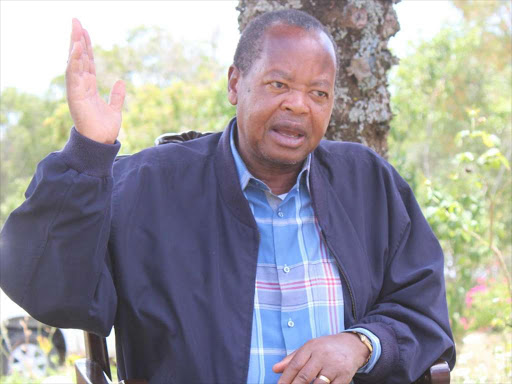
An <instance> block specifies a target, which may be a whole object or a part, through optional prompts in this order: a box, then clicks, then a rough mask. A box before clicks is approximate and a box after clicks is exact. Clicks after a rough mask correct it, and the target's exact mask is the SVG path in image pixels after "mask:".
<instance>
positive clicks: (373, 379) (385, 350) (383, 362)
mask: <svg viewBox="0 0 512 384" xmlns="http://www.w3.org/2000/svg"><path fill="white" fill-rule="evenodd" d="M354 328H364V329H367V330H368V331H370V332H371V333H373V334H374V335H375V336H376V337H377V338H378V339H379V341H380V347H381V354H380V356H379V359H378V360H377V362H376V364H375V365H374V366H373V368H372V369H371V371H370V372H368V373H358V374H356V376H355V377H356V378H357V379H358V381H357V382H364V383H366V382H368V383H381V382H384V381H385V378H386V377H387V376H389V374H390V373H391V372H392V370H393V367H394V366H395V365H396V364H397V363H398V360H399V351H398V342H397V339H396V335H395V332H394V331H393V329H392V328H391V327H390V326H389V325H387V324H384V323H368V324H354V325H352V326H351V327H350V329H354Z"/></svg>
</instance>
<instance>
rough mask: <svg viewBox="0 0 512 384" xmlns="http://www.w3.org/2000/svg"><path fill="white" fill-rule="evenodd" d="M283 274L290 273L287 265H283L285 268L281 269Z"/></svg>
mask: <svg viewBox="0 0 512 384" xmlns="http://www.w3.org/2000/svg"><path fill="white" fill-rule="evenodd" d="M283 272H284V273H288V272H290V267H289V266H287V265H285V266H284V268H283Z"/></svg>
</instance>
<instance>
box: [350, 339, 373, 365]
mask: <svg viewBox="0 0 512 384" xmlns="http://www.w3.org/2000/svg"><path fill="white" fill-rule="evenodd" d="M350 333H353V334H355V335H357V336H359V340H361V343H363V344H364V345H366V347H368V349H369V350H370V354H369V355H368V358H367V359H366V361H365V363H364V364H363V366H364V365H366V364H368V362H369V361H370V359H371V358H372V353H373V344H372V342H371V341H370V339H369V338H368V337H366V335H364V334H362V333H360V332H357V331H350Z"/></svg>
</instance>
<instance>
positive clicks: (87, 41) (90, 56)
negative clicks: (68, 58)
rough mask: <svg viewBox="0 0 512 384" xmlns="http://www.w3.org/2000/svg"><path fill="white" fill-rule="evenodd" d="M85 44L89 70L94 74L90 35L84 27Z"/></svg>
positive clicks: (94, 67)
mask: <svg viewBox="0 0 512 384" xmlns="http://www.w3.org/2000/svg"><path fill="white" fill-rule="evenodd" d="M84 35H85V45H86V48H87V56H89V72H90V73H91V74H93V75H95V74H96V66H95V64H94V53H93V50H92V44H91V37H90V36H89V32H88V31H87V29H84Z"/></svg>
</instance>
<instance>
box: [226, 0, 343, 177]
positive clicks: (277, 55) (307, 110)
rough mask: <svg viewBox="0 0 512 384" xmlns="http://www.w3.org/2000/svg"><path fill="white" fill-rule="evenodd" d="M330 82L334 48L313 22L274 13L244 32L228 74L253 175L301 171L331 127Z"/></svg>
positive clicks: (241, 146)
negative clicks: (297, 169) (270, 171)
mask: <svg viewBox="0 0 512 384" xmlns="http://www.w3.org/2000/svg"><path fill="white" fill-rule="evenodd" d="M246 33H247V36H244V35H245V34H246ZM249 45H252V47H249ZM335 77H336V53H335V48H334V44H333V42H332V40H331V38H330V36H329V35H328V33H326V31H325V28H324V27H323V26H322V24H320V22H319V21H318V20H316V19H315V18H313V17H312V16H309V15H307V14H305V13H303V12H300V11H294V10H287V11H278V12H272V13H270V14H264V15H262V16H260V18H257V19H254V20H253V21H252V22H251V23H250V24H249V25H248V26H247V28H246V29H245V30H244V32H243V34H242V37H241V39H240V43H239V46H238V48H237V53H236V54H235V62H234V64H233V65H232V66H231V67H230V69H229V83H228V91H229V92H228V98H229V101H230V102H231V103H232V104H233V105H236V106H237V123H238V148H239V151H240V154H241V155H242V158H243V159H244V161H245V162H246V164H247V166H248V167H249V169H250V170H257V171H260V172H265V170H269V169H272V168H290V167H292V168H296V167H299V166H300V164H301V163H302V161H303V160H304V159H305V158H306V157H307V155H308V154H309V153H310V152H311V151H313V150H314V149H315V148H316V147H317V145H318V143H319V142H320V140H321V139H322V137H323V135H324V133H325V130H326V129H327V126H328V124H329V119H330V116H331V112H332V107H333V101H334V82H335Z"/></svg>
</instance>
